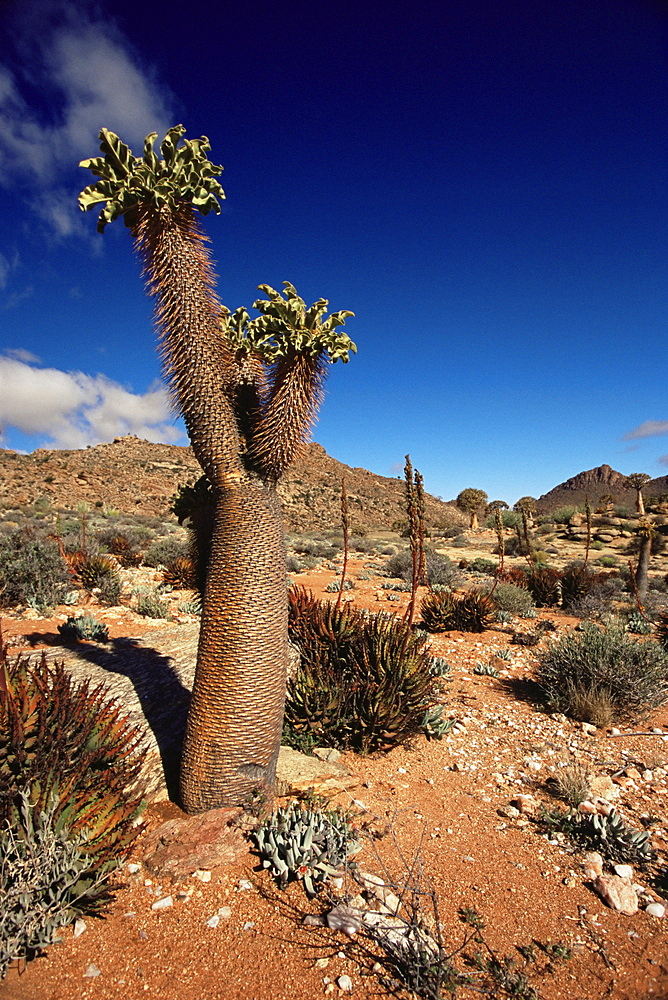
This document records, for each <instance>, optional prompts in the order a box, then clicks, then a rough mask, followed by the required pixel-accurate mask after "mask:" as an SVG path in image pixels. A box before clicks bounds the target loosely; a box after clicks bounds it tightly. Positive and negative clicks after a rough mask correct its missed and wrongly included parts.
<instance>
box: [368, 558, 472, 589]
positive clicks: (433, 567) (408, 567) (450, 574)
mask: <svg viewBox="0 0 668 1000" xmlns="http://www.w3.org/2000/svg"><path fill="white" fill-rule="evenodd" d="M382 569H383V572H384V573H386V574H387V576H391V577H399V578H400V579H401V580H404V581H405V582H406V583H410V582H411V580H412V578H413V557H412V555H411V553H410V551H409V550H408V549H402V551H401V552H397V553H396V555H393V556H392V558H391V559H388V561H387V562H386V563H385V565H384V566H383V568H382ZM425 570H426V575H427V581H428V583H429V586H430V587H434V586H437V585H442V586H447V585H448V584H450V583H452V581H453V580H454V578H455V576H456V570H455V567H454V566H453V565H452V561H451V560H450V559H449V558H448V556H444V555H442V554H441V553H440V552H434V551H433V549H425Z"/></svg>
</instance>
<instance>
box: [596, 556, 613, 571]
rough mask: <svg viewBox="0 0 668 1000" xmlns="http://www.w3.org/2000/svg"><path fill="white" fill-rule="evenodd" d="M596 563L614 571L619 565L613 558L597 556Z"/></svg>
mask: <svg viewBox="0 0 668 1000" xmlns="http://www.w3.org/2000/svg"><path fill="white" fill-rule="evenodd" d="M596 563H597V565H599V566H604V567H605V568H606V569H614V568H615V567H616V566H618V565H619V563H618V560H617V559H616V558H615V556H599V557H598V559H597V560H596Z"/></svg>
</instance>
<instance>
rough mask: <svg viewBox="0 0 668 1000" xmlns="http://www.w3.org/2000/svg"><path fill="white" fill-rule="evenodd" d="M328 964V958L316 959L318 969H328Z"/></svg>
mask: <svg viewBox="0 0 668 1000" xmlns="http://www.w3.org/2000/svg"><path fill="white" fill-rule="evenodd" d="M328 965H329V959H328V958H317V959H316V961H315V967H316V969H326V968H327V966H328Z"/></svg>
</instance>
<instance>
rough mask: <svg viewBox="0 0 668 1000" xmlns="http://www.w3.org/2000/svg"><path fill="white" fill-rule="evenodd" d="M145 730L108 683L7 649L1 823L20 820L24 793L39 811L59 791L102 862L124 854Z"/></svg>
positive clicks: (0, 656)
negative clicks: (11, 655)
mask: <svg viewBox="0 0 668 1000" xmlns="http://www.w3.org/2000/svg"><path fill="white" fill-rule="evenodd" d="M143 756H144V753H143V751H142V749H141V734H140V733H139V731H138V730H136V729H133V728H132V727H131V726H130V725H129V724H128V722H127V719H126V718H125V717H123V716H122V714H121V712H120V709H119V707H118V705H117V703H116V702H115V701H114V700H113V699H110V698H109V697H108V695H107V691H106V688H105V687H104V685H99V686H98V687H96V688H94V689H93V690H91V689H90V685H89V683H88V681H84V682H83V683H80V684H75V683H74V682H73V681H72V679H71V677H70V675H69V674H68V673H67V672H66V670H65V668H64V665H63V664H62V663H59V662H56V663H54V664H53V666H51V665H49V664H48V663H47V660H46V656H45V655H44V654H42V656H41V658H40V659H39V660H38V661H37V663H35V664H32V663H31V662H30V659H29V657H25V656H18V657H17V658H16V659H15V660H14V661H13V662H10V661H9V659H8V657H7V654H6V647H4V648H3V650H2V652H1V653H0V822H2V821H3V820H10V821H12V820H13V819H14V820H16V817H17V803H18V801H19V797H20V793H21V792H22V791H24V790H27V791H28V794H29V797H30V802H31V804H32V805H33V807H34V808H35V809H37V810H44V809H46V807H47V805H48V803H49V802H50V800H51V796H52V795H53V794H54V793H57V795H58V806H57V809H56V813H55V820H57V821H60V817H61V815H62V816H63V817H64V820H63V821H64V822H65V823H66V824H67V826H68V828H70V829H72V830H73V831H74V832H75V833H78V832H80V831H82V830H87V831H88V833H87V847H86V849H87V850H90V851H94V852H95V854H96V857H98V858H99V860H100V863H105V862H106V861H107V860H109V859H110V858H111V857H114V856H116V855H117V854H123V852H125V851H126V849H127V848H128V846H129V844H130V843H131V841H132V840H133V839H134V836H135V831H134V828H133V826H132V823H133V821H134V819H135V818H136V816H137V815H138V810H139V806H140V802H139V800H138V799H137V798H135V797H133V796H132V795H129V794H128V788H129V787H131V786H132V785H133V784H135V783H136V781H137V779H138V777H139V774H140V771H141V764H142V760H143Z"/></svg>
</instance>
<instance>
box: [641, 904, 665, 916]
mask: <svg viewBox="0 0 668 1000" xmlns="http://www.w3.org/2000/svg"><path fill="white" fill-rule="evenodd" d="M645 913H649V915H650V916H651V917H665V915H666V907H665V906H664V905H663V903H650V904H649V905H648V906H646V907H645Z"/></svg>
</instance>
